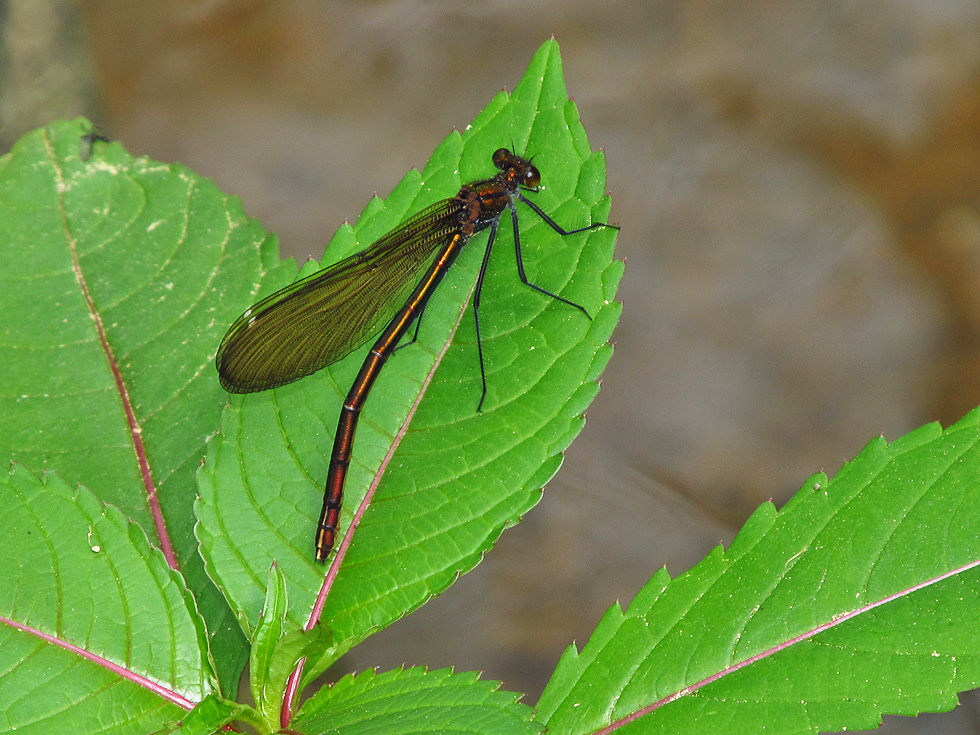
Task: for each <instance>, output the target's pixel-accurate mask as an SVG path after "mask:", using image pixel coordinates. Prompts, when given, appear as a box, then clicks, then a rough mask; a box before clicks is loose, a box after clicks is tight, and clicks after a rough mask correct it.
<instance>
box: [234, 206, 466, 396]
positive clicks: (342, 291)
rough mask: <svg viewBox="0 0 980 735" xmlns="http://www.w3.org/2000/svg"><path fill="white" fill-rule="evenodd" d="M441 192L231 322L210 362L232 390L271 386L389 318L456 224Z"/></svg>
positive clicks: (340, 351) (329, 358) (456, 215)
mask: <svg viewBox="0 0 980 735" xmlns="http://www.w3.org/2000/svg"><path fill="white" fill-rule="evenodd" d="M460 212H461V206H460V205H459V203H458V202H457V201H456V200H455V199H445V200H443V201H441V202H437V203H436V204H433V205H432V206H430V207H428V208H426V209H423V210H422V211H421V212H419V213H418V214H416V215H414V216H413V217H411V218H409V219H407V220H405V221H404V222H403V223H401V224H400V225H398V227H396V228H395V229H394V230H392V231H391V232H389V233H388V234H387V235H385V236H384V237H382V238H381V239H380V240H378V241H377V242H375V243H373V244H372V245H369V246H368V247H366V248H365V249H364V250H362V251H360V252H358V253H355V254H354V255H352V256H350V257H349V258H345V259H344V260H341V261H340V262H338V263H335V264H333V265H331V266H328V267H327V268H324V269H323V270H322V271H319V272H318V273H314V274H313V275H311V276H308V277H306V278H304V279H302V280H300V281H297V282H296V283H293V284H291V285H289V286H287V287H286V288H284V289H282V290H280V291H277V292H276V293H274V294H272V295H271V296H268V297H266V298H264V299H262V300H261V301H259V302H258V303H257V304H255V305H254V306H253V307H252V308H250V309H248V310H246V311H245V313H244V314H242V315H241V316H240V317H238V319H236V320H235V323H234V324H232V325H231V328H230V329H229V330H228V333H227V334H225V336H224V339H222V340H221V345H220V346H219V347H218V354H217V357H216V358H215V363H216V364H217V367H218V374H219V376H220V378H221V385H222V386H224V388H225V390H228V391H230V392H232V393H251V392H253V391H260V390H266V389H267V388H275V387H277V386H280V385H286V384H287V383H291V382H293V381H294V380H299V379H300V378H302V377H304V376H306V375H309V374H310V373H314V372H316V371H317V370H319V369H320V368H323V367H326V366H327V365H329V364H331V363H333V362H336V361H337V360H340V359H341V358H343V357H345V356H347V355H348V354H350V353H351V352H352V351H353V350H355V349H356V348H357V347H359V346H360V345H362V344H363V343H364V342H365V341H366V340H367V338H368V337H370V336H371V335H372V334H373V333H374V332H376V331H378V330H379V329H380V328H381V326H382V325H383V324H385V323H387V322H388V321H389V320H390V319H391V317H392V316H393V314H394V312H395V311H396V310H397V309H398V307H400V306H401V299H400V298H399V297H401V298H402V299H403V298H405V297H407V290H408V289H409V288H410V287H411V286H414V285H415V284H416V283H417V282H418V281H419V280H420V278H421V273H420V270H421V268H422V266H424V265H425V264H426V262H427V261H428V260H429V258H430V256H432V254H433V253H434V252H435V251H436V250H438V249H439V246H440V245H442V244H443V243H445V242H447V241H448V240H449V239H450V238H451V237H452V236H453V235H454V234H455V233H456V231H457V230H458V228H459V222H460Z"/></svg>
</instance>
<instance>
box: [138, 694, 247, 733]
mask: <svg viewBox="0 0 980 735" xmlns="http://www.w3.org/2000/svg"><path fill="white" fill-rule="evenodd" d="M233 720H245V721H248V722H253V723H258V722H260V718H259V717H258V713H257V712H255V711H254V710H253V709H252V708H251V707H248V706H246V705H244V704H237V703H235V702H231V701H229V700H227V699H223V698H222V697H219V696H218V695H216V694H212V695H209V696H208V697H207V698H205V699H204V701H203V702H201V703H200V704H198V705H197V706H196V707H195V708H194V709H192V710H191V711H190V712H188V713H187V714H186V715H184V718H183V719H182V720H181V721H180V723H179V725H178V726H177V727H176V728H175V729H174V730H173V732H175V733H178V735H211V733H213V732H215V731H218V730H219V728H222V727H224V726H225V725H227V724H229V723H230V722H232V721H233ZM168 732H169V731H168ZM153 735H156V734H155V733H154V734H153Z"/></svg>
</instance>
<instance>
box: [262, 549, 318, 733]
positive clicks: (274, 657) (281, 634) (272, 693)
mask: <svg viewBox="0 0 980 735" xmlns="http://www.w3.org/2000/svg"><path fill="white" fill-rule="evenodd" d="M286 601H287V597H286V580H285V578H284V577H283V575H282V572H281V571H279V567H277V566H276V565H273V566H272V568H271V569H269V581H268V583H267V584H266V596H265V606H264V607H263V608H262V615H261V616H260V617H259V622H258V624H256V626H255V632H254V634H253V636H252V652H251V656H250V661H249V677H250V679H251V682H250V683H251V687H252V698H253V699H254V700H255V704H256V706H257V707H258V710H259V712H261V715H262V717H263V718H264V720H265V722H266V723H268V724H271V725H272V727H273V729H276V723H278V722H279V716H280V711H281V709H282V704H283V694H284V692H285V691H286V683H287V680H288V678H289V675H290V673H292V671H293V669H294V668H296V664H297V663H298V662H299V660H300V659H301V658H303V657H304V656H306V655H307V653H308V652H310V651H311V650H315V651H322V650H323V648H324V641H325V640H326V639H327V638H328V633H329V629H327V628H326V627H324V626H320V625H317V626H315V627H314V628H313V630H311V631H306V630H302V629H300V628H299V627H298V626H296V625H294V624H293V623H290V622H289V621H287V620H286V610H287V602H286Z"/></svg>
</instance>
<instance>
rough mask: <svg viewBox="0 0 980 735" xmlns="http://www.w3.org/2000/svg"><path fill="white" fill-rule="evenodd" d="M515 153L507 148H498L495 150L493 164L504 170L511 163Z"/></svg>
mask: <svg viewBox="0 0 980 735" xmlns="http://www.w3.org/2000/svg"><path fill="white" fill-rule="evenodd" d="M512 156H513V154H512V153H511V152H510V151H509V150H507V149H506V148H498V149H497V150H495V151H494V152H493V165H494V166H496V167H497V168H499V169H500V170H501V171H503V170H504V169H505V168H507V166H508V164H509V163H510V159H511V157H512Z"/></svg>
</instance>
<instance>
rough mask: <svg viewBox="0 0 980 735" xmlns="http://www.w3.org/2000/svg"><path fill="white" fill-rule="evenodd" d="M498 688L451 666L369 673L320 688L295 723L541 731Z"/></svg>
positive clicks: (338, 728) (339, 732) (331, 727)
mask: <svg viewBox="0 0 980 735" xmlns="http://www.w3.org/2000/svg"><path fill="white" fill-rule="evenodd" d="M498 686H499V682H493V681H480V679H479V678H478V676H477V675H476V674H471V673H466V674H453V673H452V672H451V671H450V670H449V669H441V670H439V671H425V670H424V669H421V668H413V669H407V670H404V671H388V672H385V673H383V674H376V673H374V672H373V671H365V672H364V673H363V674H360V675H358V676H345V677H344V678H343V679H341V680H340V681H338V682H337V683H336V684H334V685H333V686H332V687H329V688H327V687H325V688H323V689H321V690H320V691H319V692H318V693H317V694H316V695H314V696H313V697H311V698H310V699H309V700H307V701H306V703H304V705H303V709H302V710H301V711H300V713H299V714H298V716H297V717H296V719H294V720H293V722H292V724H291V725H290V727H291V728H293V729H295V730H297V731H299V732H309V733H313V732H316V733H323V734H324V735H326V734H327V733H329V735H354V733H381V732H383V733H385V734H386V735H400V733H405V735H410V734H413V733H422V732H424V733H450V732H452V733H474V734H475V733H480V735H493V733H501V735H504V734H506V735H520V733H527V735H531V734H532V733H540V732H542V729H541V726H540V725H537V724H535V723H533V722H531V721H530V718H531V714H532V711H531V709H530V708H529V707H528V706H526V705H523V704H521V703H519V702H518V701H517V698H518V695H516V694H513V693H512V692H502V691H498V690H497V687H498Z"/></svg>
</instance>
